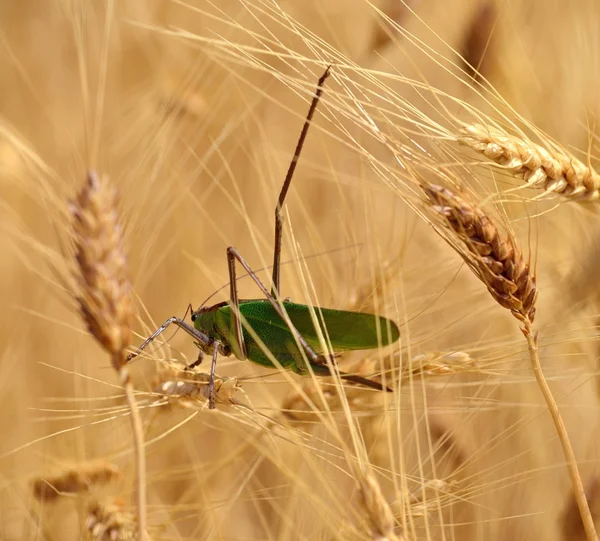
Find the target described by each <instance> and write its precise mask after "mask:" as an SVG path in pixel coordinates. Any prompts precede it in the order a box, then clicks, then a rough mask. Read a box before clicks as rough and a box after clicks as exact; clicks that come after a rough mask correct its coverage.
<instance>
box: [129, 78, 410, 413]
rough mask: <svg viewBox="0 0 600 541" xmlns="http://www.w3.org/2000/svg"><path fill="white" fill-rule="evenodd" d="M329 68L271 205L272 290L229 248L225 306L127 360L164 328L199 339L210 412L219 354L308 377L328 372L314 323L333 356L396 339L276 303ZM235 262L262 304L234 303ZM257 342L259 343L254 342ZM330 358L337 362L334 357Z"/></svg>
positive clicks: (379, 323) (385, 330) (357, 323)
mask: <svg viewBox="0 0 600 541" xmlns="http://www.w3.org/2000/svg"><path fill="white" fill-rule="evenodd" d="M329 71H330V68H329V67H328V68H327V69H326V70H325V73H323V75H322V76H321V78H320V79H319V82H318V84H317V90H316V92H315V95H314V97H313V99H312V102H311V105H310V108H309V110H308V114H307V116H306V120H305V122H304V126H303V128H302V132H301V134H300V137H299V139H298V143H297V145H296V150H295V152H294V157H293V158H292V161H291V163H290V166H289V169H288V171H287V174H286V177H285V180H284V183H283V187H282V189H281V192H280V194H279V199H278V201H277V206H276V207H275V242H274V249H273V278H272V282H273V285H272V289H271V292H269V291H268V290H267V288H266V287H265V286H264V284H263V283H262V282H261V281H260V279H259V278H258V277H257V276H256V274H255V273H254V271H253V270H252V269H251V268H250V266H249V265H248V264H247V263H246V261H245V260H244V258H243V257H242V256H241V255H240V253H239V252H238V251H237V250H236V249H235V248H234V247H233V246H230V247H229V248H227V263H228V267H229V287H230V298H229V301H225V302H221V303H219V304H215V305H214V306H208V307H200V308H199V309H198V310H195V311H194V310H192V314H191V319H192V322H193V326H192V325H190V324H188V323H186V322H185V321H184V320H183V319H180V318H178V317H171V318H169V319H167V320H166V321H165V322H164V323H163V324H162V325H161V326H160V327H159V328H158V329H157V330H156V331H155V332H154V333H153V334H152V335H151V336H150V337H149V338H147V339H146V340H145V341H144V342H143V343H142V344H141V345H140V347H139V348H138V350H137V351H136V352H135V353H132V354H130V355H129V356H128V358H127V360H128V361H129V360H131V359H132V358H133V357H135V356H136V355H138V354H139V353H140V352H141V351H142V350H143V349H144V348H146V346H148V345H149V344H150V343H151V342H152V341H153V340H154V339H155V338H156V337H157V336H159V335H160V334H161V333H163V332H164V331H165V329H167V328H168V327H169V325H171V324H174V325H176V326H178V327H180V328H181V329H183V330H184V331H186V332H187V333H188V334H190V335H191V336H192V337H194V338H195V339H196V343H197V345H198V347H199V349H200V352H199V356H198V360H197V361H196V362H194V363H193V364H192V365H190V368H193V367H195V366H197V365H198V364H200V362H202V358H203V355H204V354H205V353H206V354H209V355H212V364H211V369H210V379H209V397H210V399H209V408H210V409H213V408H214V407H215V397H214V376H215V369H216V362H217V354H221V355H223V356H229V355H231V354H233V355H235V356H236V357H237V358H238V359H240V360H245V359H248V360H250V361H252V362H254V363H257V364H260V365H262V366H266V367H270V368H275V365H274V364H273V362H271V360H270V359H269V356H270V355H272V356H273V357H274V358H275V359H276V360H277V361H278V362H279V364H280V365H281V366H283V367H285V368H289V369H291V370H292V371H294V372H295V373H297V374H301V375H305V374H307V373H309V369H308V366H307V363H308V364H310V367H311V368H312V371H313V372H314V374H315V375H318V376H330V375H332V374H331V371H330V369H329V366H328V362H327V361H328V359H327V356H326V355H325V354H323V347H322V344H321V342H320V340H319V337H318V333H317V330H316V328H315V323H316V324H317V325H319V327H320V328H321V329H323V332H324V334H325V335H326V336H328V337H329V340H330V342H331V346H332V348H333V350H334V351H349V350H362V349H373V348H377V347H378V346H380V345H389V344H392V343H394V342H396V341H397V340H398V338H399V337H400V331H399V330H398V327H397V326H396V324H395V323H394V322H393V321H391V320H389V319H386V318H383V317H380V316H376V315H373V314H365V313H361V312H349V311H342V310H333V309H328V308H319V307H315V308H314V315H315V316H316V318H315V317H314V316H313V313H312V311H311V309H310V307H309V306H307V305H303V304H296V303H293V302H291V301H290V300H289V299H285V300H283V301H281V302H280V301H279V293H280V266H281V242H282V234H283V217H282V207H283V203H284V201H285V197H286V195H287V192H288V189H289V187H290V183H291V181H292V177H293V175H294V170H295V169H296V164H297V163H298V159H299V157H300V152H301V150H302V146H303V145H304V141H305V139H306V134H307V132H308V128H309V126H310V124H311V121H312V117H313V115H314V113H315V109H316V107H317V104H318V102H319V99H320V97H321V94H322V92H323V84H324V83H325V80H326V79H327V77H328V76H329ZM236 260H237V262H238V263H239V264H240V265H241V266H242V267H243V268H244V270H245V271H246V272H247V273H248V275H249V276H250V277H251V278H252V280H253V281H254V282H255V284H256V285H257V286H258V288H259V289H260V290H261V292H262V294H263V295H264V297H265V298H264V299H251V300H244V299H239V298H238V291H237V282H236V269H235V264H236ZM315 319H316V321H315ZM242 320H243V322H242ZM255 338H258V341H257V340H256V339H255ZM261 342H262V343H261ZM267 351H268V352H269V353H270V355H269V353H267ZM331 360H332V362H334V361H333V358H331ZM340 377H341V378H342V379H344V380H347V381H351V382H354V383H358V384H360V385H364V386H367V387H371V388H374V389H377V390H380V391H383V390H386V391H391V389H389V388H387V387H384V386H383V385H381V384H380V383H378V382H375V381H371V380H369V379H366V378H362V377H360V376H356V375H351V374H345V373H343V372H340Z"/></svg>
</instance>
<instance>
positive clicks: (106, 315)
mask: <svg viewBox="0 0 600 541" xmlns="http://www.w3.org/2000/svg"><path fill="white" fill-rule="evenodd" d="M70 210H71V214H72V216H73V232H74V240H75V250H76V252H75V258H76V260H77V264H78V271H77V272H76V273H75V280H76V282H77V285H78V291H77V301H78V302H79V308H80V311H81V317H82V318H83V320H84V321H85V323H86V325H87V328H88V330H89V331H90V333H92V335H93V336H94V337H95V338H96V340H97V341H98V342H99V343H100V344H101V345H102V346H103V347H104V348H105V349H106V350H107V351H108V352H109V353H110V354H111V356H112V362H113V366H114V367H115V369H117V370H119V369H120V368H121V366H122V365H123V363H124V353H125V350H126V349H127V347H128V346H129V344H130V342H131V325H132V322H133V307H132V299H131V285H130V284H129V281H128V279H127V263H126V258H125V253H124V251H123V239H122V231H121V226H120V225H119V221H118V215H117V210H116V193H115V190H114V188H111V187H109V186H108V184H107V183H106V182H103V181H101V180H100V178H99V177H98V176H97V175H96V173H93V172H90V173H89V174H88V179H87V184H86V185H85V187H84V188H83V189H82V190H81V192H80V193H79V195H78V197H77V200H75V201H73V202H72V203H71V207H70Z"/></svg>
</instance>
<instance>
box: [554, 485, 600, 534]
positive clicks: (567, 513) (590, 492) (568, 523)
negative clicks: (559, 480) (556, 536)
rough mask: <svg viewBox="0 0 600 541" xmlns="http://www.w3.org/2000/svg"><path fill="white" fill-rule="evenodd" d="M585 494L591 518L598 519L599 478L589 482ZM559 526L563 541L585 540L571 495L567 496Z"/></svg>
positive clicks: (599, 504) (582, 527)
mask: <svg viewBox="0 0 600 541" xmlns="http://www.w3.org/2000/svg"><path fill="white" fill-rule="evenodd" d="M585 492H586V497H587V501H588V504H589V506H590V509H591V512H592V515H593V517H594V518H595V519H600V478H599V477H598V476H597V475H594V476H593V477H592V478H591V479H590V480H589V482H588V484H587V489H586V491H585ZM561 525H562V536H563V539H564V540H565V541H578V540H579V539H585V529H584V525H583V524H582V522H581V516H580V515H579V509H578V507H577V501H576V500H575V499H574V498H573V494H572V493H571V494H569V496H568V500H567V505H566V507H565V509H564V511H563V513H562V517H561Z"/></svg>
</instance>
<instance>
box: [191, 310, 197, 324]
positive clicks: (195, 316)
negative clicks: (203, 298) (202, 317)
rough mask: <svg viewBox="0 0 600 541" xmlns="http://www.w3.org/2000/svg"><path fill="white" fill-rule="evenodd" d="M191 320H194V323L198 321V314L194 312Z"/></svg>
mask: <svg viewBox="0 0 600 541" xmlns="http://www.w3.org/2000/svg"><path fill="white" fill-rule="evenodd" d="M191 319H192V323H193V322H194V321H196V319H198V314H197V313H196V312H192V315H191Z"/></svg>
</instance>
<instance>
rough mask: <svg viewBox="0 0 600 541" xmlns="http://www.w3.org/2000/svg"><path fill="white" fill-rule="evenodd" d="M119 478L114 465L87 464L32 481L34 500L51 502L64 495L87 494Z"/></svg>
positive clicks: (119, 475) (119, 474)
mask: <svg viewBox="0 0 600 541" xmlns="http://www.w3.org/2000/svg"><path fill="white" fill-rule="evenodd" d="M120 477H121V470H120V469H119V468H118V467H117V466H115V465H114V464H88V465H82V466H79V467H77V468H70V469H68V470H65V471H63V472H61V473H59V474H56V475H50V476H48V475H45V476H40V477H36V478H35V479H33V480H32V490H33V496H34V497H35V499H36V500H39V501H43V502H52V501H55V500H57V499H58V498H59V497H60V496H62V495H65V494H82V493H87V492H89V491H90V490H91V488H92V487H93V486H95V485H105V484H108V483H110V482H112V481H115V480H117V479H119V478H120Z"/></svg>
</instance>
